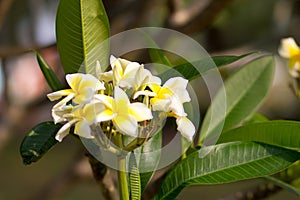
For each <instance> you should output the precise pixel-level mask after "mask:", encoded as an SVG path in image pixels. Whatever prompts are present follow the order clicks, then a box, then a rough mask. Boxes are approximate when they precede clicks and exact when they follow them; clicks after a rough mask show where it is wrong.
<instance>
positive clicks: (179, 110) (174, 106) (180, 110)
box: [170, 97, 187, 117]
mask: <svg viewBox="0 0 300 200" xmlns="http://www.w3.org/2000/svg"><path fill="white" fill-rule="evenodd" d="M170 110H172V111H173V112H174V113H175V114H176V115H177V116H180V117H182V116H186V115H187V114H186V113H185V111H184V107H183V104H182V103H181V102H180V100H179V99H178V98H174V97H172V102H171V105H170Z"/></svg>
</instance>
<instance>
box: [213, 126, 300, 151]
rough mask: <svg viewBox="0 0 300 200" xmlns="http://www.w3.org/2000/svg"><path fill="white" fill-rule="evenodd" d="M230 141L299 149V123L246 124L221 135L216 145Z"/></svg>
mask: <svg viewBox="0 0 300 200" xmlns="http://www.w3.org/2000/svg"><path fill="white" fill-rule="evenodd" d="M230 141H257V142H263V143H267V144H272V145H276V146H282V147H287V148H295V149H300V122H297V121H284V120H276V121H266V122H260V123H253V124H246V125H244V126H241V127H238V128H235V129H232V130H230V131H228V132H224V133H222V135H221V136H220V138H219V141H218V143H223V142H230Z"/></svg>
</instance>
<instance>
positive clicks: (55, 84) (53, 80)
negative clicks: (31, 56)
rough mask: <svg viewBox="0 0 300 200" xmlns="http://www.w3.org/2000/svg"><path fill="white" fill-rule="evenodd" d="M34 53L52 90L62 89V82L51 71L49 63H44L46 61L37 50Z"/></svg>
mask: <svg viewBox="0 0 300 200" xmlns="http://www.w3.org/2000/svg"><path fill="white" fill-rule="evenodd" d="M35 53H36V59H37V61H38V63H39V66H40V68H41V70H42V72H43V74H44V77H45V79H46V81H47V83H48V85H49V86H50V88H51V89H52V91H57V90H61V89H63V86H62V84H61V83H60V81H59V80H58V78H57V76H56V75H55V73H54V72H53V71H52V69H51V68H50V67H49V65H48V64H47V63H46V61H45V60H44V59H43V58H42V56H41V55H40V54H39V53H38V52H35Z"/></svg>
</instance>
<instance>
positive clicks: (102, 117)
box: [95, 109, 116, 122]
mask: <svg viewBox="0 0 300 200" xmlns="http://www.w3.org/2000/svg"><path fill="white" fill-rule="evenodd" d="M115 116H116V114H115V113H113V112H112V111H111V110H109V109H106V110H104V111H102V112H101V113H98V114H97V116H96V120H95V121H96V122H105V121H109V120H112V119H113V118H114V117H115Z"/></svg>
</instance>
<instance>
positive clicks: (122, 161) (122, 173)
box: [118, 156, 129, 200]
mask: <svg viewBox="0 0 300 200" xmlns="http://www.w3.org/2000/svg"><path fill="white" fill-rule="evenodd" d="M118 162H119V171H118V180H119V192H120V198H121V200H129V190H128V182H127V174H126V156H122V157H120V158H119V160H118Z"/></svg>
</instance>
